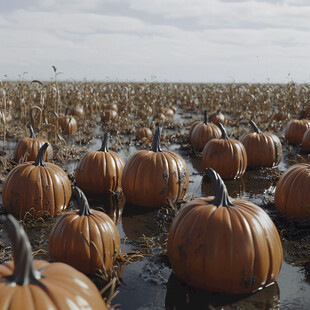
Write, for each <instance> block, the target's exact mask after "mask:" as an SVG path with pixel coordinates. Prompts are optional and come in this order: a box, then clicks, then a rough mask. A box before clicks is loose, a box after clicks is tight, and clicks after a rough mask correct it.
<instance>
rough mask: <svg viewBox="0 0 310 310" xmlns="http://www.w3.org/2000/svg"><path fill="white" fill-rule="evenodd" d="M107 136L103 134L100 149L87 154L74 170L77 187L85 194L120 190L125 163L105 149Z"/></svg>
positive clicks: (108, 192)
mask: <svg viewBox="0 0 310 310" xmlns="http://www.w3.org/2000/svg"><path fill="white" fill-rule="evenodd" d="M107 143H108V134H107V133H105V135H104V139H103V141H102V145H101V148H100V149H99V150H98V151H91V152H88V153H87V154H86V155H84V157H83V158H82V159H81V161H80V162H79V164H78V166H77V168H76V170H75V179H76V184H77V186H78V187H80V188H81V190H82V191H83V192H85V193H86V194H111V193H112V192H117V191H119V190H120V188H121V178H122V173H123V170H124V166H125V163H124V161H123V159H122V158H121V157H120V156H119V155H118V154H117V153H115V152H112V151H109V149H108V147H107Z"/></svg>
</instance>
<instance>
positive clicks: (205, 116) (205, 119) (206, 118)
mask: <svg viewBox="0 0 310 310" xmlns="http://www.w3.org/2000/svg"><path fill="white" fill-rule="evenodd" d="M203 123H204V124H205V125H208V110H205V111H204V122H203Z"/></svg>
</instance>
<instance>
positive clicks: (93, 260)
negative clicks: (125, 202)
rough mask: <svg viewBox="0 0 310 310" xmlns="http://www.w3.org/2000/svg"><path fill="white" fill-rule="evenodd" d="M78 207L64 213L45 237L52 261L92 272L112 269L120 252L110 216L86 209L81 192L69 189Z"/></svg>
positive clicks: (87, 207) (86, 272)
mask: <svg viewBox="0 0 310 310" xmlns="http://www.w3.org/2000/svg"><path fill="white" fill-rule="evenodd" d="M73 195H74V196H75V197H76V199H77V203H78V207H79V210H73V211H70V212H66V213H64V214H63V215H62V216H60V217H59V219H58V221H57V222H56V224H55V225H54V227H53V229H52V231H51V234H50V238H49V253H50V257H51V259H52V260H54V261H60V262H64V263H67V264H69V265H71V266H73V267H74V268H76V269H77V270H79V271H81V272H83V273H85V274H92V273H95V272H96V271H97V270H98V269H99V270H109V269H110V268H112V266H113V263H114V260H115V258H116V257H117V256H118V255H119V253H120V237H119V233H118V231H117V228H116V226H115V224H114V223H113V221H112V220H111V218H110V217H109V216H108V215H107V214H105V213H104V212H101V211H96V210H93V209H90V207H89V205H88V201H87V199H86V197H85V195H84V193H83V192H82V191H81V190H80V189H79V188H77V187H74V188H73Z"/></svg>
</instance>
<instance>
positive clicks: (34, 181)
mask: <svg viewBox="0 0 310 310" xmlns="http://www.w3.org/2000/svg"><path fill="white" fill-rule="evenodd" d="M48 145H49V144H48V143H45V144H44V145H43V146H42V147H41V148H40V150H39V152H38V156H37V158H36V161H35V162H33V161H30V162H25V163H21V164H19V165H17V166H16V167H15V168H14V169H12V170H11V172H10V173H9V174H8V176H7V178H6V180H5V182H4V184H3V189H2V200H3V206H4V208H5V210H6V211H7V212H8V213H11V214H13V215H14V216H15V217H17V218H18V219H23V218H24V217H25V215H27V214H28V213H29V214H31V215H32V216H33V217H35V218H36V217H40V216H45V215H49V216H55V215H56V214H59V213H61V212H63V211H64V210H65V209H66V208H67V205H68V203H69V200H70V197H71V185H70V180H69V178H68V177H67V175H66V173H65V172H64V171H63V170H62V169H61V168H60V167H58V166H57V165H54V164H52V163H45V162H44V160H43V158H44V154H45V152H46V149H47V148H48Z"/></svg>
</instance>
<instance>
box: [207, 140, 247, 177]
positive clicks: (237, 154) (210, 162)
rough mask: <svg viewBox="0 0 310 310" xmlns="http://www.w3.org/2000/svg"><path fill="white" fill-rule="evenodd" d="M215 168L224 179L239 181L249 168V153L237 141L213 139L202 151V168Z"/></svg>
mask: <svg viewBox="0 0 310 310" xmlns="http://www.w3.org/2000/svg"><path fill="white" fill-rule="evenodd" d="M208 167H210V168H213V169H214V170H215V171H216V172H217V173H219V175H220V176H221V177H222V178H223V179H237V178H239V177H241V176H242V175H243V174H244V172H245V170H246V168H247V153H246V150H245V148H244V146H243V144H242V143H241V142H240V141H238V140H235V139H229V138H228V139H212V140H210V141H209V142H208V143H207V144H206V145H205V147H204V149H203V151H202V168H203V169H206V168H208Z"/></svg>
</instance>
